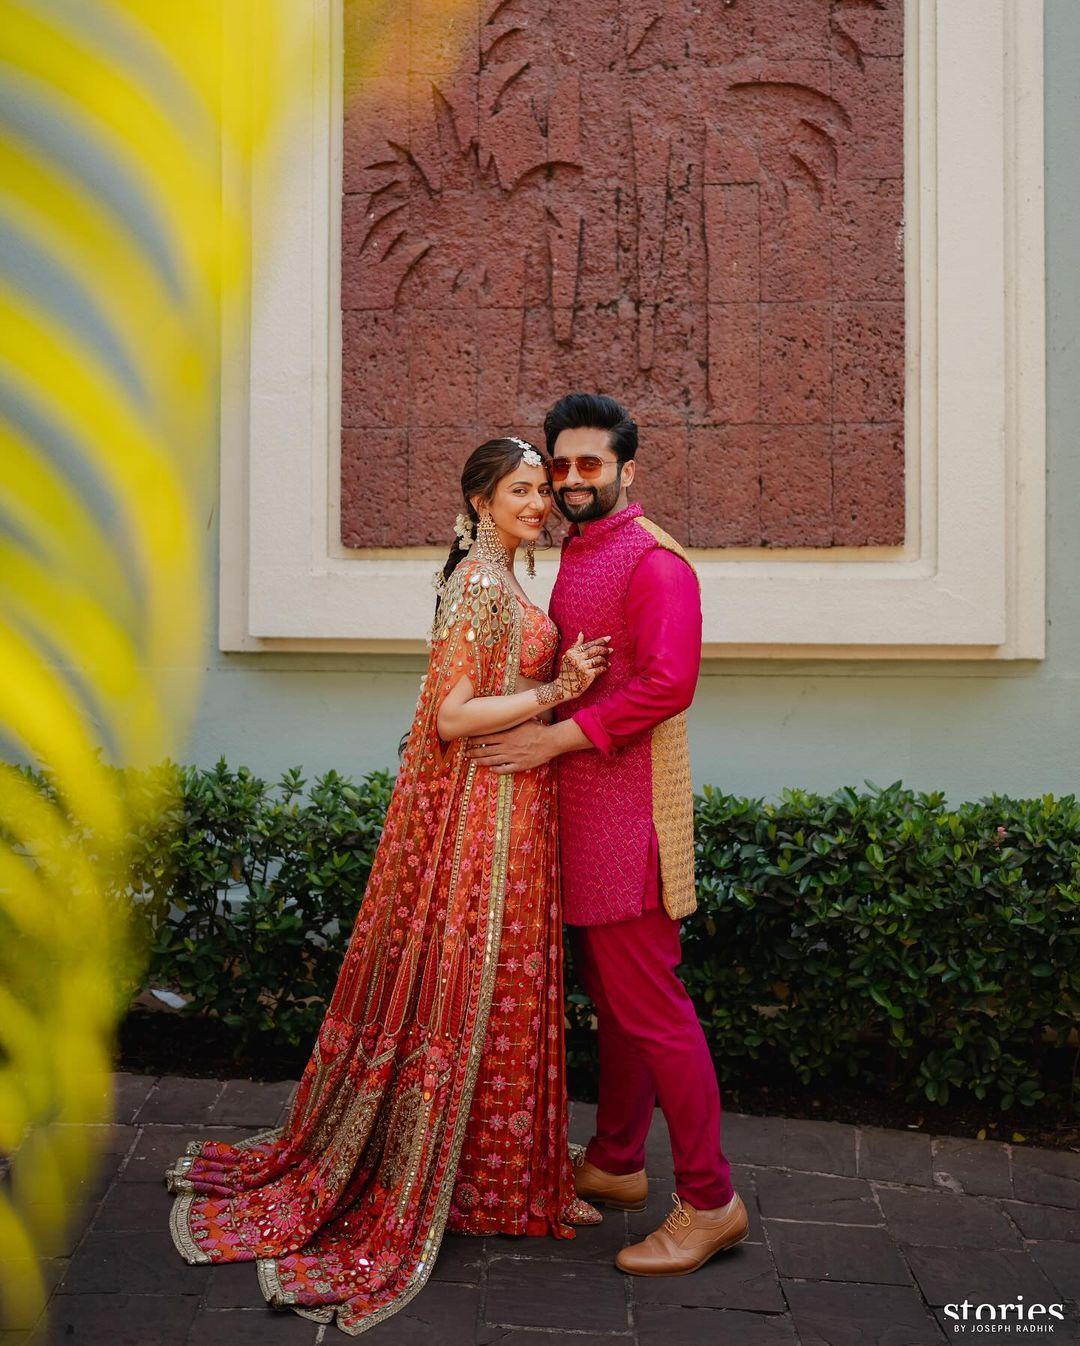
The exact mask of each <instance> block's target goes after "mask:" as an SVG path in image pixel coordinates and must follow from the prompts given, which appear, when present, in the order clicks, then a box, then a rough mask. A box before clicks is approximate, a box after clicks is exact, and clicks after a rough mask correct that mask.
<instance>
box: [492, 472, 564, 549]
mask: <svg viewBox="0 0 1080 1346" xmlns="http://www.w3.org/2000/svg"><path fill="white" fill-rule="evenodd" d="M473 503H474V505H475V507H476V508H477V509H478V510H482V509H484V508H485V504H486V508H487V509H489V510H490V511H491V517H492V518H493V519H494V521H495V527H496V528H497V529H498V530H499V533H500V534H501V535H502V541H503V545H504V546H505V547H506V548H507V550H513V549H514V548H516V547H517V546H518V544H519V543H522V542H535V541H536V540H537V538H539V536H540V534H541V532H542V531H543V528H544V524H545V523H547V519H548V515H549V514H550V513H551V482H550V481H549V479H548V474H547V469H546V468H544V467H530V466H529V464H528V463H525V462H522V463H519V464H518V466H517V467H515V468H514V470H513V471H512V472H508V473H507V474H506V476H505V477H503V478H502V480H501V481H500V482H499V484H498V485H497V486H496V487H495V494H494V496H493V497H492V499H491V500H490V501H487V502H485V501H483V500H476V501H474V502H473Z"/></svg>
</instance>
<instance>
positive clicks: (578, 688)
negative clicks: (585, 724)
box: [436, 636, 608, 742]
mask: <svg viewBox="0 0 1080 1346" xmlns="http://www.w3.org/2000/svg"><path fill="white" fill-rule="evenodd" d="M607 648H608V638H607V637H606V636H604V637H601V638H600V639H599V640H589V641H585V640H582V638H581V637H580V636H579V637H578V639H577V641H576V642H575V643H574V644H573V645H572V646H571V647H570V649H569V650H567V652H566V654H564V655H563V659H562V664H561V666H560V668H559V673H558V676H557V677H556V678H555V679H554V681H552V682H545V683H541V684H540V686H539V687H530V688H529V689H528V690H527V691H524V692H511V693H510V694H509V695H508V696H474V695H473V685H472V680H471V679H470V678H469V676H468V675H467V674H466V676H465V677H462V678H459V679H458V680H457V682H455V683H454V685H453V687H452V688H451V689H450V691H449V692H448V693H447V694H446V696H445V698H444V699H443V703H442V705H441V706H440V707H439V714H438V718H437V721H436V728H437V729H438V732H439V737H440V738H441V739H442V740H443V741H444V742H449V741H450V740H451V739H455V738H475V737H476V735H477V734H493V733H496V732H497V731H498V730H500V729H512V728H513V727H514V726H515V725H518V724H524V723H525V721H526V720H531V719H534V718H535V717H536V716H537V715H539V714H541V712H542V711H544V710H546V709H548V708H550V707H551V706H558V705H561V704H562V703H563V702H564V701H572V700H574V698H575V697H578V696H580V695H581V693H582V692H583V691H585V689H586V687H589V686H591V685H592V683H593V681H594V680H595V679H596V678H597V677H598V676H599V675H600V674H601V673H602V672H603V671H604V669H605V667H606V666H607Z"/></svg>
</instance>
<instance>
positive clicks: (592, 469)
mask: <svg viewBox="0 0 1080 1346" xmlns="http://www.w3.org/2000/svg"><path fill="white" fill-rule="evenodd" d="M571 463H574V464H576V466H577V470H578V476H579V477H584V478H585V479H586V480H588V479H589V478H591V477H598V476H599V475H600V473H601V472H603V470H604V466H605V464H604V460H603V458H594V457H593V456H592V454H585V455H584V456H583V457H581V458H553V459H552V460H551V476H552V480H554V481H565V480H566V478H567V477H568V476H569V475H570V464H571Z"/></svg>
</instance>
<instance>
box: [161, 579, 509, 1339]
mask: <svg viewBox="0 0 1080 1346" xmlns="http://www.w3.org/2000/svg"><path fill="white" fill-rule="evenodd" d="M520 639H521V612H520V607H519V604H518V603H517V601H516V599H515V597H514V595H513V593H512V591H511V590H510V589H509V587H508V586H507V585H506V584H505V583H504V582H503V581H502V580H501V579H500V577H499V575H498V573H497V572H496V571H495V570H493V569H491V568H490V567H488V566H487V565H485V564H484V563H483V562H480V561H475V560H468V559H466V560H465V561H464V562H462V564H461V565H459V567H458V568H457V570H455V572H454V573H453V575H452V576H451V578H450V580H449V581H448V583H447V586H446V590H445V593H444V594H443V596H442V598H441V600H440V602H439V607H438V613H437V616H436V620H435V625H434V627H433V630H432V640H431V656H430V661H429V665H428V671H427V673H426V674H425V677H424V680H423V682H422V684H421V690H420V697H419V701H418V704H417V707H416V714H415V717H414V720H413V725H412V729H411V731H410V733H409V737H408V741H407V744H406V747H405V751H404V754H403V757H402V763H401V769H400V772H399V775H398V779H397V782H396V784H395V787H394V791H393V796H392V799H391V803H390V806H389V809H388V812H387V817H386V823H385V827H384V830H383V834H382V838H381V840H380V843H379V847H378V851H377V853H376V857H375V862H374V865H373V868H372V872H371V877H370V880H369V882H368V886H367V891H366V893H365V896H364V900H363V902H362V904H361V906H360V910H359V914H358V917H357V920H356V924H355V926H354V929H353V933H352V937H351V939H350V943H349V946H348V950H347V952H346V955H345V959H344V962H343V964H342V968H341V972H340V974H339V978H338V982H337V986H336V988H335V990H334V993H333V996H332V999H331V1002H330V1006H329V1009H328V1011H327V1014H326V1017H325V1019H324V1021H323V1024H322V1027H321V1029H320V1032H319V1036H318V1039H317V1041H316V1044H315V1047H314V1049H313V1052H312V1055H311V1058H310V1060H309V1061H308V1064H307V1066H306V1067H305V1070H304V1073H303V1077H302V1079H301V1081H300V1085H299V1088H298V1090H297V1093H296V1097H295V1100H294V1103H293V1106H292V1109H291V1112H290V1115H289V1118H288V1121H287V1122H286V1124H285V1126H284V1127H283V1128H282V1129H281V1130H280V1131H273V1132H268V1133H264V1134H263V1135H262V1136H258V1137H254V1138H253V1140H252V1141H249V1142H247V1143H246V1145H245V1146H233V1145H223V1144H219V1143H216V1142H207V1141H203V1142H193V1144H192V1145H191V1146H189V1147H188V1154H187V1155H186V1156H185V1157H184V1158H183V1159H181V1160H179V1161H178V1162H177V1164H176V1165H175V1166H174V1167H173V1168H171V1169H170V1170H169V1171H168V1173H167V1179H168V1181H169V1185H170V1187H171V1189H172V1190H173V1191H175V1192H177V1193H179V1196H178V1199H177V1201H176V1202H175V1203H174V1206H173V1212H172V1221H171V1228H172V1232H173V1238H174V1241H175V1242H176V1245H177V1247H178V1248H179V1249H180V1251H181V1253H182V1254H183V1255H184V1256H185V1257H186V1258H187V1259H188V1260H189V1261H192V1262H208V1261H209V1262H217V1261H243V1260H255V1259H257V1260H258V1267H259V1279H260V1283H261V1285H262V1288H263V1292H264V1294H265V1295H266V1297H267V1299H268V1300H270V1302H271V1303H273V1304H276V1305H280V1306H286V1305H288V1306H290V1307H293V1308H295V1309H296V1311H297V1312H300V1313H302V1314H304V1315H305V1316H308V1317H312V1318H315V1319H317V1320H319V1321H323V1322H329V1321H331V1320H332V1319H333V1318H334V1317H335V1315H336V1317H337V1322H338V1326H339V1327H341V1328H343V1329H344V1330H345V1331H346V1332H350V1333H354V1334H355V1333H359V1332H362V1331H363V1330H364V1329H366V1328H367V1327H370V1326H373V1325H374V1324H375V1323H377V1322H380V1321H382V1320H383V1319H384V1318H386V1317H388V1316H389V1315H390V1314H391V1313H394V1312H395V1311H396V1310H397V1309H399V1308H401V1307H402V1306H403V1305H404V1304H405V1303H407V1302H408V1301H409V1300H410V1299H411V1298H412V1297H413V1295H415V1294H416V1293H417V1291H419V1290H420V1289H421V1288H422V1286H423V1285H424V1284H425V1282H426V1280H427V1278H428V1276H429V1274H430V1272H431V1268H432V1265H433V1262H434V1260H435V1256H436V1253H437V1252H438V1249H439V1245H440V1242H441V1240H442V1235H443V1231H444V1229H445V1226H446V1220H447V1214H448V1210H449V1206H450V1200H451V1194H452V1190H453V1185H454V1177H455V1173H456V1169H457V1165H458V1158H459V1155H460V1152H461V1147H462V1142H463V1139H464V1134H465V1128H466V1122H467V1120H468V1116H469V1109H470V1105H471V1100H472V1095H473V1089H474V1085H475V1082H476V1077H477V1072H478V1070H479V1066H480V1059H481V1054H482V1051H483V1047H484V1040H485V1032H486V1028H487V1021H488V1015H489V1011H490V1007H491V997H492V988H493V985H494V981H495V974H496V969H497V966H498V961H499V944H500V938H501V930H502V916H503V905H504V898H505V888H506V864H507V845H508V841H509V817H510V805H511V790H512V781H513V778H512V777H511V776H509V775H505V776H496V775H494V774H493V773H491V772H489V771H483V770H479V769H478V768H477V767H476V764H475V763H472V762H469V761H468V760H467V759H466V758H465V755H464V743H463V742H462V741H456V742H451V743H446V742H443V741H442V740H441V739H440V738H439V735H438V729H437V726H436V717H437V715H438V710H439V706H440V705H441V703H442V701H443V699H444V698H445V696H446V694H447V693H448V692H449V691H450V689H451V688H452V687H453V686H454V684H455V683H456V682H457V681H458V680H459V679H460V678H461V677H463V676H465V675H468V677H469V678H470V679H471V682H472V686H473V689H474V693H475V694H476V695H478V696H488V695H498V694H502V693H507V692H511V691H513V690H514V687H515V684H516V679H517V672H518V661H519V652H520Z"/></svg>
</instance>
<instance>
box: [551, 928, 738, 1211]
mask: <svg viewBox="0 0 1080 1346" xmlns="http://www.w3.org/2000/svg"><path fill="white" fill-rule="evenodd" d="M571 940H572V942H573V949H574V958H575V962H576V965H577V969H578V973H579V975H580V977H581V980H582V984H583V985H584V987H585V990H586V992H587V993H588V995H589V998H590V999H591V1000H592V1002H593V1004H594V1006H595V1007H596V1019H597V1026H598V1037H599V1046H600V1093H599V1103H598V1106H597V1109H596V1135H595V1136H594V1137H593V1138H592V1140H591V1141H590V1142H589V1145H588V1148H587V1150H586V1157H587V1159H588V1160H589V1162H590V1163H592V1164H595V1165H596V1166H597V1167H598V1168H602V1169H604V1171H605V1172H607V1173H636V1172H637V1171H638V1170H639V1169H642V1168H644V1167H645V1139H646V1137H647V1136H648V1133H649V1124H650V1123H651V1121H652V1115H653V1108H654V1107H655V1106H656V1105H657V1103H659V1106H660V1111H661V1112H662V1113H663V1114H664V1118H665V1120H666V1122H667V1125H668V1133H669V1135H670V1137H671V1152H672V1158H673V1159H674V1163H675V1190H676V1191H677V1192H678V1194H679V1196H680V1197H681V1198H682V1200H683V1201H685V1202H687V1203H688V1204H689V1205H691V1206H693V1207H694V1208H695V1209H696V1210H715V1209H716V1207H718V1206H725V1205H727V1203H728V1201H730V1200H731V1196H732V1186H731V1170H730V1166H729V1164H728V1161H727V1159H726V1158H725V1157H724V1152H723V1149H722V1148H721V1145H720V1090H719V1088H718V1087H717V1083H716V1072H715V1070H714V1069H713V1063H712V1057H711V1055H710V1053H709V1048H708V1045H707V1044H706V1041H705V1034H704V1033H703V1032H702V1028H701V1024H700V1023H698V1018H697V1014H696V1012H695V1010H694V1005H693V1002H692V1001H691V999H690V997H689V995H688V994H687V991H686V987H685V986H684V985H683V984H682V982H681V981H680V980H679V978H678V977H677V976H676V975H675V968H676V967H677V965H678V963H679V961H680V958H681V956H682V944H681V941H680V938H679V922H678V921H677V920H673V919H672V918H671V917H670V916H669V915H668V914H667V912H666V911H665V910H664V909H663V907H654V908H652V909H651V910H646V911H644V912H643V913H642V915H641V916H636V917H633V918H632V919H631V920H628V921H617V922H615V923H614V924H612V925H587V926H571Z"/></svg>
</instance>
